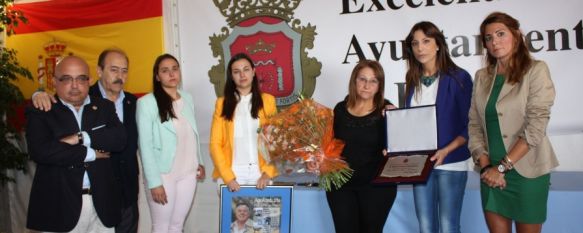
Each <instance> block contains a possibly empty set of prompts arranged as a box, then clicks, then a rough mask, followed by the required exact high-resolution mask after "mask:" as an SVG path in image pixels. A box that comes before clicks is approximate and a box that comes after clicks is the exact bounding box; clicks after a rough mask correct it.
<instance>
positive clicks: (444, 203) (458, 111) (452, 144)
mask: <svg viewBox="0 0 583 233" xmlns="http://www.w3.org/2000/svg"><path fill="white" fill-rule="evenodd" d="M405 43H406V58H407V64H408V70H407V74H406V77H405V81H406V86H407V89H406V97H407V99H406V103H405V106H406V107H415V106H423V105H436V111H437V132H438V136H437V138H438V150H437V151H436V152H435V154H433V155H430V157H429V159H430V160H431V161H433V162H434V163H435V164H434V170H433V171H432V172H431V174H430V175H429V177H428V179H427V183H424V184H415V185H414V186H413V197H414V202H415V212H416V213H417V220H418V221H419V229H420V231H421V232H427V233H429V232H443V233H445V232H460V215H461V209H462V202H463V199H464V192H465V188H466V181H467V178H468V172H467V171H468V170H469V164H468V160H469V159H470V152H469V150H468V148H467V146H466V142H467V140H468V128H467V124H468V111H469V108H470V100H471V93H472V79H471V77H470V75H469V74H468V72H466V71H465V70H464V69H462V68H459V67H458V66H457V65H456V64H455V63H454V62H453V61H452V59H451V57H450V56H449V53H448V51H449V50H448V47H447V44H446V42H445V37H444V36H443V34H442V33H441V31H440V30H439V28H437V26H435V25H434V24H433V23H431V22H419V23H417V24H415V25H414V26H413V28H411V31H410V33H409V35H408V36H407V38H406V39H405Z"/></svg>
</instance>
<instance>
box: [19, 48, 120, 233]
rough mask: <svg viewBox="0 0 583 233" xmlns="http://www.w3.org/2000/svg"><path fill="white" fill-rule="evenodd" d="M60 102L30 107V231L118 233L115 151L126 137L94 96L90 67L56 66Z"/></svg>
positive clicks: (109, 108)
mask: <svg viewBox="0 0 583 233" xmlns="http://www.w3.org/2000/svg"><path fill="white" fill-rule="evenodd" d="M53 83H54V86H55V89H56V103H54V105H53V106H52V108H51V110H50V111H46V112H43V111H39V110H37V109H34V108H28V109H27V111H26V117H27V125H26V139H27V143H28V150H29V154H30V157H31V158H32V159H33V160H34V161H35V162H36V164H37V168H36V172H35V175H34V180H33V183H32V189H31V192H30V201H29V206H28V218H27V227H28V228H30V229H33V230H39V231H45V232H47V231H48V232H113V231H114V228H113V227H114V226H115V225H117V224H118V223H119V221H120V219H121V214H120V206H119V205H120V195H119V193H120V192H119V190H118V189H119V187H118V185H119V183H118V182H116V181H115V177H114V175H113V168H112V163H111V161H110V152H117V151H121V150H123V148H124V147H125V144H126V133H125V129H124V127H123V125H122V124H121V122H120V121H119V119H118V117H117V116H116V113H115V107H114V106H113V104H112V103H111V102H110V101H107V100H103V99H102V98H95V97H89V95H88V92H89V83H90V77H89V66H88V65H87V63H86V62H85V61H84V60H83V59H81V58H79V57H75V56H69V57H66V58H64V59H63V60H62V61H60V62H59V63H58V64H57V66H56V67H55V78H54V79H53Z"/></svg>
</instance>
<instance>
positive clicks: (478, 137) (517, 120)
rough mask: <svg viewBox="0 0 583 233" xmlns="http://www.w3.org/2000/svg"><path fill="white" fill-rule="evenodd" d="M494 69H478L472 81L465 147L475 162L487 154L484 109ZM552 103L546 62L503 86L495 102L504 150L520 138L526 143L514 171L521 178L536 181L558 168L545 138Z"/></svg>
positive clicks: (488, 96) (492, 80) (537, 64)
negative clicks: (517, 80)
mask: <svg viewBox="0 0 583 233" xmlns="http://www.w3.org/2000/svg"><path fill="white" fill-rule="evenodd" d="M495 70H496V68H494V70H491V69H488V68H483V69H480V70H478V72H476V76H475V80H474V90H473V94H472V105H471V107H470V113H469V118H470V120H469V124H468V131H469V136H470V140H469V143H468V146H469V149H470V152H471V153H472V157H473V158H474V160H475V161H477V159H478V157H480V156H481V155H483V154H486V155H488V137H487V135H486V119H485V110H486V104H487V102H488V98H490V93H491V92H492V86H493V84H494V79H495V76H496V73H495ZM554 101H555V87H554V85H553V82H552V80H551V75H550V72H549V69H548V67H547V65H546V63H545V62H543V61H536V60H535V61H534V62H533V64H532V66H531V68H530V69H529V70H528V72H527V73H526V75H525V76H524V77H523V80H522V81H521V82H519V83H515V84H510V83H508V82H506V83H504V86H503V87H502V90H501V91H500V96H499V97H498V100H497V101H496V109H497V111H498V120H499V122H500V131H501V133H502V139H503V141H504V147H505V148H506V151H510V149H511V148H512V146H514V143H516V141H517V139H518V138H519V137H520V138H523V139H524V140H526V142H527V143H528V147H529V151H528V153H527V154H526V155H525V156H524V157H523V158H522V159H520V160H519V161H516V162H515V165H514V167H515V169H516V171H517V172H518V173H519V174H520V175H522V176H524V177H527V178H535V177H538V176H541V175H544V174H547V173H549V172H550V171H551V169H552V168H554V167H557V166H558V165H559V162H558V160H557V157H556V155H555V152H554V151H553V148H552V146H551V143H550V141H549V138H548V137H547V135H546V131H547V125H548V123H549V119H550V114H551V106H552V105H553V103H554Z"/></svg>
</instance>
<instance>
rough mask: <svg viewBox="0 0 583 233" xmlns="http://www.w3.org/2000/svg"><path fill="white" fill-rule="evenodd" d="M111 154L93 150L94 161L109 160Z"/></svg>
mask: <svg viewBox="0 0 583 233" xmlns="http://www.w3.org/2000/svg"><path fill="white" fill-rule="evenodd" d="M109 157H111V154H110V153H109V152H107V151H102V150H95V159H109Z"/></svg>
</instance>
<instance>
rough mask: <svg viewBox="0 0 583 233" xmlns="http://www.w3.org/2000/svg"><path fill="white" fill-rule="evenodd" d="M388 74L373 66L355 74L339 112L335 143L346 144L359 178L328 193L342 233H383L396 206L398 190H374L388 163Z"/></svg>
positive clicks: (387, 187) (361, 65)
mask: <svg viewBox="0 0 583 233" xmlns="http://www.w3.org/2000/svg"><path fill="white" fill-rule="evenodd" d="M384 87H385V73H384V71H383V68H382V66H381V65H380V64H379V63H378V62H376V61H371V60H363V61H360V62H359V63H358V64H357V65H356V67H354V69H353V70H352V74H351V76H350V81H349V85H348V96H347V97H346V98H345V99H344V100H343V101H342V102H340V103H338V104H337V105H336V107H335V108H334V137H335V138H337V139H340V140H342V141H344V143H345V146H344V149H343V151H342V157H344V158H345V160H346V162H348V164H349V166H350V168H352V169H353V170H354V173H353V175H352V177H351V178H350V180H349V181H348V182H347V183H345V184H344V185H343V186H342V187H340V188H339V189H336V190H332V191H330V192H326V198H327V200H328V205H329V206H330V210H331V212H332V219H333V220H334V227H335V229H336V232H337V233H344V232H346V233H354V232H359V233H368V232H371V233H373V232H374V233H381V232H382V231H383V227H384V224H385V222H386V220H387V217H388V215H389V211H390V210H391V207H392V206H393V202H394V201H395V197H396V192H397V188H396V186H395V185H373V184H371V181H372V180H373V179H374V178H375V177H376V175H377V171H378V168H379V166H381V162H382V161H383V160H382V159H383V152H382V151H383V148H384V147H385V141H386V139H385V132H384V130H385V127H384V122H383V121H384V120H383V115H382V111H383V109H384V108H385V105H391V103H390V102H389V101H388V100H385V98H384V89H385V88H384Z"/></svg>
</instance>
